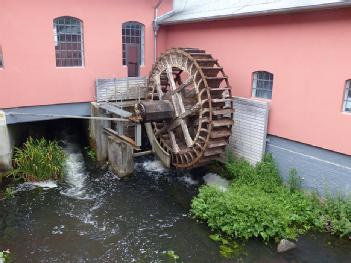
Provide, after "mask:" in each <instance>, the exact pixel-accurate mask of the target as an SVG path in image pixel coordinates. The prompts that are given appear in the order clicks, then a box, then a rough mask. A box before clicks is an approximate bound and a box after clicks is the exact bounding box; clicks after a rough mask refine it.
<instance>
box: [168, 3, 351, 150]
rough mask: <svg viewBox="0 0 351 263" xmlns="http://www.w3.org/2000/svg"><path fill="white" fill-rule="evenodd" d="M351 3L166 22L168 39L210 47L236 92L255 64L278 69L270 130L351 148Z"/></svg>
mask: <svg viewBox="0 0 351 263" xmlns="http://www.w3.org/2000/svg"><path fill="white" fill-rule="evenodd" d="M350 28H351V9H345V10H339V11H323V12H315V13H304V14H290V15H274V16H266V17H260V18H245V19H236V20H235V19H232V20H226V21H216V22H215V21H212V22H206V23H194V24H185V25H175V26H171V27H167V30H166V36H164V38H166V46H167V48H171V47H199V48H202V49H205V50H207V51H208V52H210V53H212V54H213V55H214V57H216V58H218V59H219V62H220V63H221V65H222V66H224V69H225V72H226V74H227V75H228V76H229V77H230V81H231V85H232V87H233V92H234V95H235V96H242V97H248V98H250V97H251V81H252V72H254V71H256V70H266V71H270V72H272V73H274V84H273V98H272V101H271V102H270V107H271V112H270V120H269V133H270V134H272V135H277V136H280V137H284V138H288V139H291V140H295V141H300V142H304V143H307V144H310V145H315V146H319V147H322V148H326V149H330V150H334V151H337V152H341V153H345V154H349V155H351V140H350V134H351V115H350V114H346V113H342V112H341V107H342V101H343V95H344V85H345V80H347V79H350V78H351V70H350V61H351V52H350V43H351V30H350Z"/></svg>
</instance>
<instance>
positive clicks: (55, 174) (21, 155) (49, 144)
mask: <svg viewBox="0 0 351 263" xmlns="http://www.w3.org/2000/svg"><path fill="white" fill-rule="evenodd" d="M64 161H65V153H64V152H63V150H62V148H61V147H60V146H59V145H58V143H57V142H56V141H48V140H46V139H44V138H41V139H33V138H31V137H29V138H28V140H27V141H26V142H25V143H24V145H23V147H22V148H15V154H14V160H13V164H14V169H13V170H12V171H11V172H9V174H8V176H12V177H13V178H14V179H16V180H24V181H44V180H48V179H54V180H58V179H60V178H61V177H62V175H63V169H64Z"/></svg>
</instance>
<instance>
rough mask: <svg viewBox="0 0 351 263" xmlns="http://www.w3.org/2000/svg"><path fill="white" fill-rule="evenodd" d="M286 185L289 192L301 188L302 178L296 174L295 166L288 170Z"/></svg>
mask: <svg viewBox="0 0 351 263" xmlns="http://www.w3.org/2000/svg"><path fill="white" fill-rule="evenodd" d="M288 187H289V189H290V191H291V192H296V191H298V190H301V187H302V179H301V177H300V176H298V175H297V170H296V169H295V168H293V169H291V170H290V171H289V178H288Z"/></svg>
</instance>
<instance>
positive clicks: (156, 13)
mask: <svg viewBox="0 0 351 263" xmlns="http://www.w3.org/2000/svg"><path fill="white" fill-rule="evenodd" d="M162 2H163V0H158V2H157V4H156V5H155V7H154V21H153V23H152V27H153V30H154V62H156V58H157V32H158V30H159V28H160V26H159V24H158V23H157V17H158V8H159V7H160V5H161V4H162Z"/></svg>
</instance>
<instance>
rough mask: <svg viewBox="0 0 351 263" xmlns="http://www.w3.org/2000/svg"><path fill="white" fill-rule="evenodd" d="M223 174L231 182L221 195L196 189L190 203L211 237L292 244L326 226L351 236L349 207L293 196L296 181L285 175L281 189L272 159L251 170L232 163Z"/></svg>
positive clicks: (300, 194)
mask: <svg viewBox="0 0 351 263" xmlns="http://www.w3.org/2000/svg"><path fill="white" fill-rule="evenodd" d="M226 169H227V170H228V174H229V175H230V177H231V178H233V179H234V180H233V182H232V183H231V185H230V187H229V189H228V190H227V191H226V192H222V191H220V190H218V189H217V188H215V187H211V186H202V187H201V188H200V190H199V194H198V195H197V196H196V197H195V198H194V199H193V201H192V205H191V207H192V208H191V211H192V213H193V215H194V216H195V217H196V218H198V219H200V220H202V221H205V222H207V224H208V225H209V227H210V228H211V229H212V230H215V231H221V232H222V233H224V234H226V235H228V236H231V237H235V238H241V239H249V238H254V237H258V238H262V239H263V240H265V241H268V240H271V239H275V240H279V239H281V238H286V239H296V238H297V237H298V236H299V235H301V234H303V233H305V232H306V231H308V230H310V229H316V230H324V229H325V223H326V222H327V220H329V221H330V222H331V225H332V229H331V231H332V232H333V233H338V234H339V235H342V236H345V235H349V234H351V223H350V220H351V201H346V200H345V199H335V198H327V200H326V202H325V203H321V202H320V201H319V197H318V196H317V195H315V194H310V195H308V194H305V193H303V192H302V191H299V189H300V186H301V179H300V178H299V177H298V176H297V172H291V175H290V179H289V183H288V186H285V185H284V184H283V183H282V180H281V178H280V176H279V172H278V169H277V166H276V164H275V162H274V160H273V158H272V156H270V155H267V156H266V157H265V158H264V160H263V161H262V162H260V163H258V164H257V165H256V166H252V165H250V164H249V163H248V162H246V161H244V160H232V161H230V162H228V163H227V164H226Z"/></svg>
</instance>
